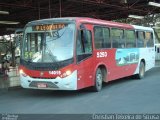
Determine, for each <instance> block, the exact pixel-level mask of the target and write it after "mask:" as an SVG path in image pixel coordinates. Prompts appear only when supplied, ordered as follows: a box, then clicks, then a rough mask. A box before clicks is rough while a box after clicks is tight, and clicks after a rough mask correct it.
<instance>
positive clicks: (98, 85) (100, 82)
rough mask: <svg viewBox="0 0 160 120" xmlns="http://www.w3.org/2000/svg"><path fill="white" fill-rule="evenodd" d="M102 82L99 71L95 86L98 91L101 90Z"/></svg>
mask: <svg viewBox="0 0 160 120" xmlns="http://www.w3.org/2000/svg"><path fill="white" fill-rule="evenodd" d="M102 80H103V77H102V73H101V70H97V74H96V86H97V88H98V89H101V87H102Z"/></svg>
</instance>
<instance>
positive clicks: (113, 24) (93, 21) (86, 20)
mask: <svg viewBox="0 0 160 120" xmlns="http://www.w3.org/2000/svg"><path fill="white" fill-rule="evenodd" d="M59 20H62V21H76V22H78V23H91V24H97V25H106V26H109V27H118V28H122V29H142V30H153V29H152V28H149V27H143V26H137V25H131V24H125V23H118V22H113V21H107V20H101V19H95V18H88V17H62V18H49V19H41V20H35V21H31V22H29V23H28V24H32V23H37V22H38V23H40V22H43V21H59Z"/></svg>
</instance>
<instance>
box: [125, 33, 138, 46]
mask: <svg viewBox="0 0 160 120" xmlns="http://www.w3.org/2000/svg"><path fill="white" fill-rule="evenodd" d="M125 36H126V47H127V48H133V47H136V38H135V32H134V31H133V30H125Z"/></svg>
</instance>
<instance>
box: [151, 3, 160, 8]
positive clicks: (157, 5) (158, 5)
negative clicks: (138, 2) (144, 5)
mask: <svg viewBox="0 0 160 120" xmlns="http://www.w3.org/2000/svg"><path fill="white" fill-rule="evenodd" d="M148 5H152V6H156V7H160V4H159V3H155V2H149V3H148Z"/></svg>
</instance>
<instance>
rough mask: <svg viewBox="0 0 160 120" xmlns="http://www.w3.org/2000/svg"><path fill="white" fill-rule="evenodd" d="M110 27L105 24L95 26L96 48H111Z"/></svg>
mask: <svg viewBox="0 0 160 120" xmlns="http://www.w3.org/2000/svg"><path fill="white" fill-rule="evenodd" d="M109 34H110V33H109V29H108V28H107V27H104V26H95V27H94V44H95V48H96V49H100V48H111V40H110V35H109Z"/></svg>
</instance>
